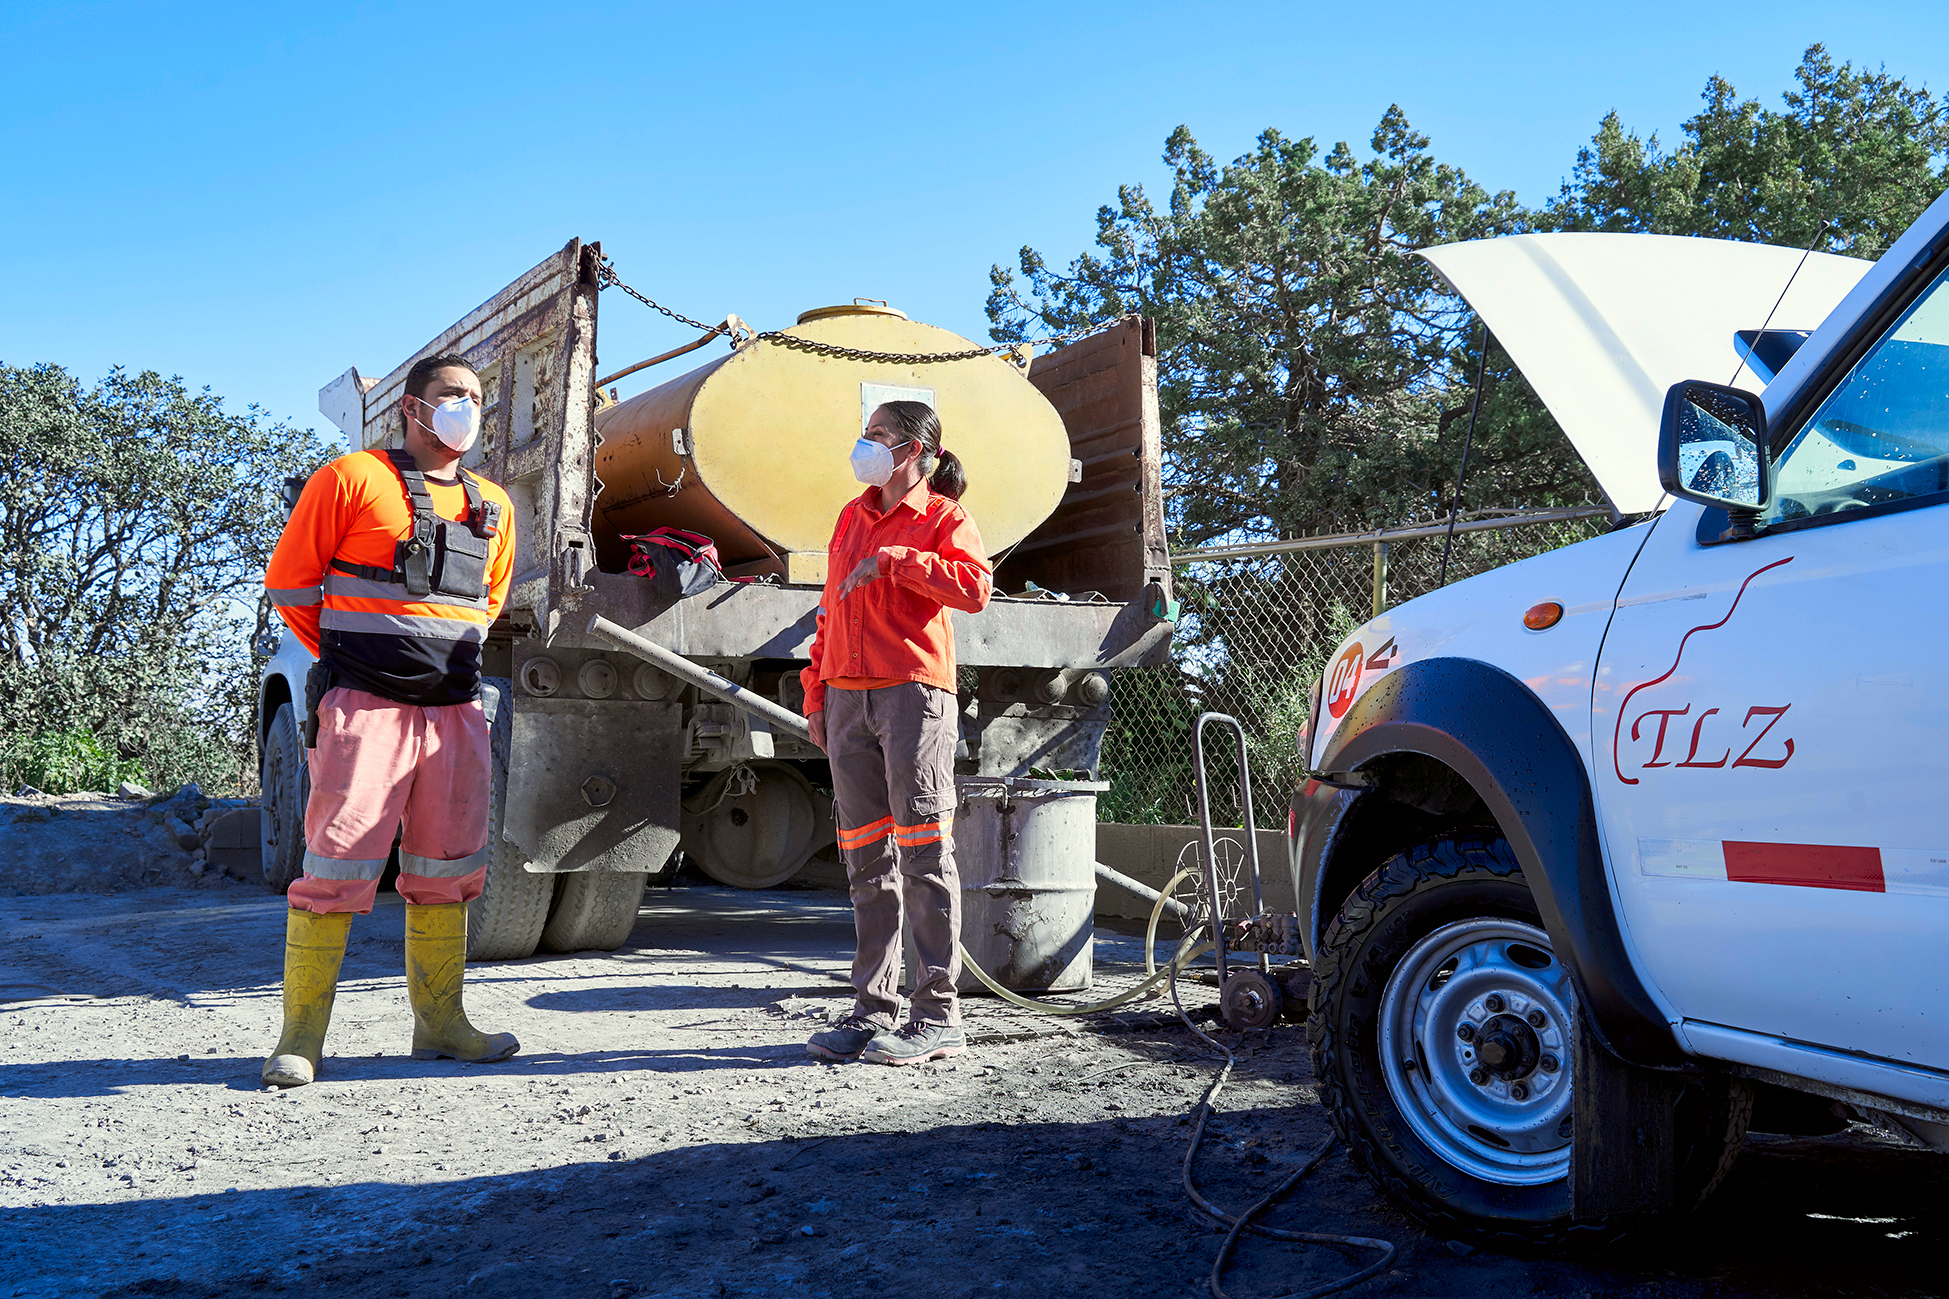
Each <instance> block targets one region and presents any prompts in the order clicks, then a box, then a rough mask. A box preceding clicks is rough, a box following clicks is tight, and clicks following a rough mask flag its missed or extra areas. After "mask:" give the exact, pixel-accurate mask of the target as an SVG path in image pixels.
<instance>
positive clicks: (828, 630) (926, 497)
mask: <svg viewBox="0 0 1949 1299" xmlns="http://www.w3.org/2000/svg"><path fill="white" fill-rule="evenodd" d="M868 555H876V556H878V558H879V568H880V576H879V578H878V579H877V580H875V581H871V582H868V583H867V584H866V585H864V586H862V587H859V588H857V589H856V590H854V591H853V592H852V593H851V594H850V595H848V596H847V597H846V598H845V599H844V600H841V599H840V598H839V595H838V592H839V587H840V584H841V583H842V582H844V581H845V580H846V575H847V574H848V573H851V572H852V571H853V570H854V569H855V568H857V567H859V564H860V561H861V560H863V559H865V558H866V557H867V556H868ZM992 590H993V586H992V582H991V579H990V570H989V565H988V556H987V553H986V551H985V550H984V549H983V548H982V544H981V532H980V530H979V529H977V528H976V527H975V524H974V520H973V519H971V518H969V517H968V512H967V511H966V510H964V509H962V508H961V505H960V503H959V502H958V501H953V500H949V499H948V498H947V497H945V496H937V495H935V494H934V493H933V492H931V491H929V490H928V488H927V484H926V483H925V482H921V483H916V484H915V485H914V488H913V490H912V491H910V492H908V493H907V494H906V495H905V496H903V497H901V498H900V499H899V500H898V501H896V502H895V503H894V506H893V508H892V509H890V510H888V511H886V512H885V513H881V511H880V489H879V488H877V487H869V488H867V489H866V491H865V492H863V493H862V494H861V495H860V496H859V497H858V498H857V499H855V500H852V501H850V502H848V503H847V505H846V508H844V509H843V510H841V511H840V512H839V521H838V522H837V523H835V524H834V525H833V529H832V542H831V544H830V545H829V546H828V547H827V548H826V591H825V597H824V598H823V599H822V600H821V601H820V605H819V625H818V630H817V631H816V632H815V633H814V635H813V638H812V666H811V667H808V668H806V669H805V670H804V671H803V672H801V673H800V674H799V679H800V680H801V681H803V682H804V683H805V711H806V713H807V715H810V714H812V713H816V712H818V711H819V710H821V709H822V708H824V707H825V706H826V687H827V686H828V685H836V686H839V687H840V688H841V689H846V688H852V689H871V688H874V687H877V686H885V685H895V684H899V683H901V682H905V681H921V682H925V683H926V684H928V685H930V686H937V687H939V688H940V689H942V690H946V691H948V692H949V693H953V692H954V690H955V689H956V681H955V671H954V627H953V625H952V624H951V623H950V621H949V619H948V610H949V609H961V610H964V611H966V612H968V613H979V612H980V611H981V610H983V609H985V608H986V607H987V606H988V596H989V594H990V593H991V591H992Z"/></svg>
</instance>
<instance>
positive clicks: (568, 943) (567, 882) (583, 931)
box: [541, 871, 650, 952]
mask: <svg viewBox="0 0 1949 1299" xmlns="http://www.w3.org/2000/svg"><path fill="white" fill-rule="evenodd" d="M649 878H650V875H649V872H648V871H573V872H569V873H566V874H564V875H563V876H562V884H561V888H560V889H559V890H558V891H557V893H556V897H555V909H554V911H553V912H552V913H551V914H550V915H549V917H548V927H547V928H546V929H543V930H542V931H541V946H542V950H544V951H549V952H613V951H615V950H616V949H617V948H618V947H621V946H622V945H623V944H624V943H626V942H628V941H629V931H630V930H632V929H634V928H636V913H637V911H638V910H639V909H640V908H641V907H642V905H643V886H644V885H645V884H647V883H648V882H649Z"/></svg>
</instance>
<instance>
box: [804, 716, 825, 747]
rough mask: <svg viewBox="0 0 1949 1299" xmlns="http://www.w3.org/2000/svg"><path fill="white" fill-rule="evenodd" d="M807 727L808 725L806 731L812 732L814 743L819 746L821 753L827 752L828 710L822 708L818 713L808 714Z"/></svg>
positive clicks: (806, 718)
mask: <svg viewBox="0 0 1949 1299" xmlns="http://www.w3.org/2000/svg"><path fill="white" fill-rule="evenodd" d="M805 725H806V729H808V730H810V731H811V732H812V743H813V744H815V745H817V746H818V748H819V751H820V752H821V753H823V752H825V748H826V710H825V709H823V708H821V709H820V710H819V711H818V712H816V713H807V714H806V717H805Z"/></svg>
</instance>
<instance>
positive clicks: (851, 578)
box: [839, 551, 880, 600]
mask: <svg viewBox="0 0 1949 1299" xmlns="http://www.w3.org/2000/svg"><path fill="white" fill-rule="evenodd" d="M879 575H880V556H879V553H878V552H877V551H876V552H874V553H873V554H871V555H868V556H867V557H866V558H865V559H862V560H860V561H859V565H858V566H857V567H856V568H854V569H853V571H852V572H850V573H848V574H846V580H845V581H843V582H841V583H840V584H839V598H840V599H841V600H844V599H845V598H846V597H847V596H849V595H851V594H852V593H853V592H855V591H857V590H859V588H861V587H862V586H865V585H866V584H867V583H868V582H871V581H872V580H873V579H874V578H876V577H878V576H879Z"/></svg>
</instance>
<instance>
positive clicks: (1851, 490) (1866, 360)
mask: <svg viewBox="0 0 1949 1299" xmlns="http://www.w3.org/2000/svg"><path fill="white" fill-rule="evenodd" d="M1945 285H1949V272H1945V273H1944V274H1943V275H1941V276H1938V277H1937V278H1936V280H1935V282H1934V283H1932V284H1931V285H1929V287H1928V288H1927V289H1925V290H1924V291H1923V292H1922V295H1921V296H1920V297H1918V298H1917V299H1916V300H1915V302H1914V303H1913V305H1911V306H1910V307H1909V309H1908V310H1907V311H1905V312H1903V313H1902V317H1901V319H1900V320H1898V321H1896V322H1895V325H1894V327H1893V328H1892V329H1890V330H1889V331H1888V332H1887V333H1886V334H1884V335H1883V336H1882V337H1881V339H1880V340H1879V341H1878V342H1876V344H1875V345H1874V347H1873V348H1871V349H1870V350H1869V352H1868V354H1867V355H1866V356H1864V357H1862V358H1861V362H1860V364H1859V365H1857V366H1855V367H1854V371H1853V373H1851V374H1849V375H1848V377H1847V379H1846V380H1845V381H1844V382H1843V383H1842V384H1841V386H1840V387H1839V388H1837V389H1835V390H1834V392H1833V393H1831V394H1830V395H1829V396H1828V398H1827V400H1826V401H1825V402H1822V403H1821V407H1820V409H1819V410H1817V411H1815V412H1814V416H1813V418H1812V419H1810V420H1808V421H1807V423H1806V425H1805V426H1804V427H1802V428H1801V430H1800V432H1799V433H1797V434H1795V435H1794V439H1793V441H1792V442H1791V443H1789V444H1788V445H1787V449H1786V450H1785V451H1784V452H1782V453H1781V455H1780V459H1779V463H1778V467H1777V469H1776V470H1775V474H1774V487H1773V501H1772V504H1771V505H1769V506H1768V507H1767V510H1766V514H1765V522H1767V523H1780V522H1788V521H1791V520H1794V519H1803V518H1808V517H1811V516H1814V515H1821V514H1833V513H1836V512H1839V511H1842V510H1853V509H1860V508H1861V507H1863V506H1867V505H1882V504H1886V503H1887V502H1890V501H1900V500H1906V499H1909V498H1912V497H1918V496H1934V495H1937V494H1939V493H1942V492H1949V288H1945V287H1944V286H1945Z"/></svg>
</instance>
